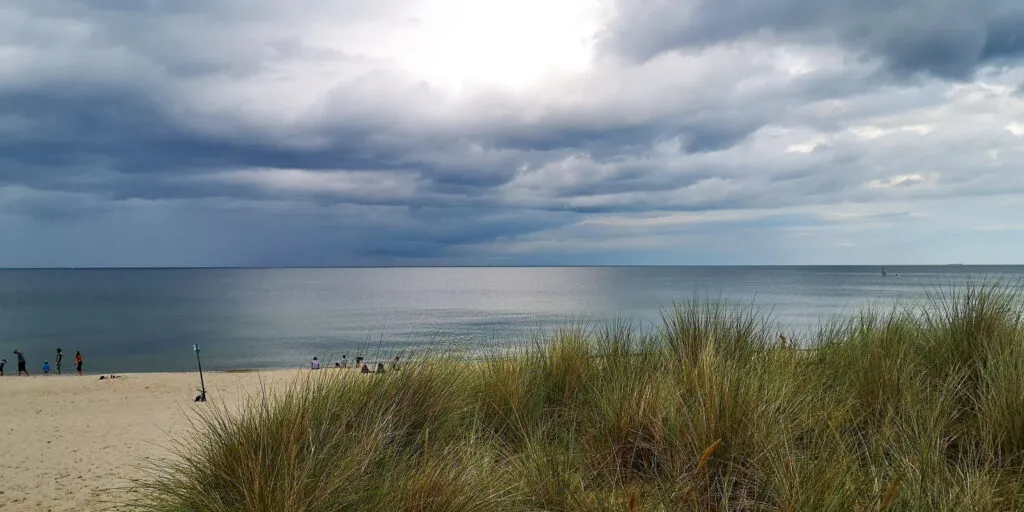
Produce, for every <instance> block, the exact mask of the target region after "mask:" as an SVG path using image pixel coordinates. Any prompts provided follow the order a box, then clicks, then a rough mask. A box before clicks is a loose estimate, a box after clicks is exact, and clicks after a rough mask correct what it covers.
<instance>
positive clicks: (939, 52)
mask: <svg viewBox="0 0 1024 512" xmlns="http://www.w3.org/2000/svg"><path fill="white" fill-rule="evenodd" d="M617 7H618V10H619V13H620V16H619V17H618V18H617V19H616V21H615V22H614V23H613V24H612V26H611V27H610V28H609V30H608V31H607V33H606V36H607V39H606V44H607V47H608V49H610V50H611V51H613V52H619V53H621V54H623V55H626V56H629V57H631V58H636V59H641V60H644V59H649V58H651V57H653V56H655V55H658V54H660V53H663V52H666V51H670V50H673V49H678V48H687V47H703V46H711V45H714V44H718V43H723V42H729V41H733V40H736V39H740V38H745V37H752V36H755V35H758V34H763V33H765V32H767V33H769V34H771V35H773V36H777V37H779V38H782V39H789V40H797V41H808V42H826V43H828V42H838V43H840V44H843V45H845V46H847V47H849V48H851V49H853V50H855V51H857V52H863V53H864V54H865V55H867V56H869V57H879V58H881V59H883V60H884V61H885V62H886V64H887V65H888V66H889V67H890V68H891V69H893V70H895V71H899V72H918V71H925V72H930V73H934V74H936V75H939V76H942V77H947V78H958V79H960V78H966V77H969V76H970V75H971V74H972V73H973V72H974V71H975V70H976V69H977V68H978V67H979V66H982V65H985V64H991V63H1000V62H1015V61H1019V60H1020V58H1021V57H1022V56H1024V35H1022V34H1024V4H1021V2H1018V1H1017V0H977V1H964V0H901V1H889V0H869V1H862V0H682V1H677V2H666V1H661V0H641V1H636V0H619V1H618V2H617Z"/></svg>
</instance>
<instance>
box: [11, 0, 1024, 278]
mask: <svg viewBox="0 0 1024 512" xmlns="http://www.w3.org/2000/svg"><path fill="white" fill-rule="evenodd" d="M143 5H144V7H143ZM283 5H285V4H282V3H279V2H269V1H266V2H239V1H234V0H231V1H218V2H193V1H188V2H148V3H145V4H142V3H139V2H121V1H114V0H106V1H78V2H73V1H39V2H28V1H25V2H19V3H16V4H14V5H8V6H4V7H0V46H2V47H5V48H7V49H6V50H3V51H4V52H6V53H5V54H4V61H5V62H6V63H7V64H6V65H5V66H0V191H5V193H4V194H0V215H6V216H7V217H6V218H5V219H4V223H5V224H6V225H7V226H13V227H12V228H10V230H9V231H8V233H7V234H8V236H14V235H10V233H11V232H12V231H13V230H20V232H19V233H16V236H17V238H16V240H18V243H21V244H23V247H35V248H36V249H31V250H30V249H24V250H23V251H20V252H15V253H14V254H15V256H24V258H23V259H24V260H26V261H28V260H31V259H32V256H31V255H30V251H36V252H42V251H46V250H47V249H45V248H46V247H48V246H47V245H46V244H45V243H42V242H40V240H42V239H43V238H46V237H49V238H46V239H47V240H51V239H59V238H60V237H61V236H63V235H61V233H63V232H64V231H62V230H63V229H65V228H61V227H56V226H55V225H54V224H55V223H74V224H75V225H76V228H75V229H79V230H86V231H88V230H89V229H95V230H97V232H100V231H102V232H104V233H113V232H116V231H117V230H120V229H124V230H126V233H128V234H127V235H125V236H127V237H129V238H131V236H132V235H131V233H132V230H133V229H134V230H140V231H142V230H145V231H147V233H148V232H151V231H154V230H155V231H159V230H164V231H165V232H167V233H181V234H180V235H178V236H182V237H183V239H184V240H185V241H184V242H183V243H184V244H185V245H189V244H192V245H202V244H211V243H214V242H211V240H222V239H224V238H236V239H237V240H238V243H237V247H236V250H235V251H232V249H230V248H229V247H228V246H225V247H223V248H222V249H218V251H220V252H216V251H215V252H213V253H211V252H203V251H199V250H186V249H176V250H180V251H184V252H181V253H180V254H181V258H182V259H183V260H187V261H192V260H193V259H194V260H197V261H198V260H202V259H203V258H214V259H217V261H218V262H220V263H225V264H230V262H231V261H232V260H231V258H232V257H234V258H242V255H245V258H246V259H245V261H244V262H243V263H244V264H254V263H256V264H276V263H281V262H283V263H285V264H294V263H297V264H333V263H348V262H359V263H367V262H374V261H379V262H390V261H411V260H415V259H417V258H426V259H428V260H430V261H459V262H472V261H474V260H472V257H473V254H481V256H480V257H485V258H490V257H501V256H502V254H501V250H500V248H501V247H509V248H511V247H513V246H514V245H515V244H516V243H520V244H522V243H526V242H523V241H524V240H526V241H530V240H531V239H535V238H536V237H542V236H545V233H548V234H551V233H559V235H557V236H558V237H561V238H563V239H570V238H571V237H566V236H564V233H577V231H578V230H579V229H581V228H579V222H580V221H581V219H585V218H587V216H593V215H596V214H613V213H617V212H618V213H623V214H639V213H644V212H662V213H667V212H678V211H683V212H698V213H700V212H708V211H714V210H736V209H772V208H790V207H801V206H815V205H822V204H830V203H832V204H839V203H872V202H877V201H901V200H902V201H911V200H916V199H921V198H942V197H958V196H960V195H963V194H969V195H970V194H994V193H1003V194H1005V193H1020V192H1021V191H1022V190H1024V179H1022V177H1020V176H1019V175H1018V174H1015V173H1013V172H1012V169H1015V168H1017V166H1019V164H1020V163H1021V162H1024V154H1022V151H1021V149H1020V148H1021V147H1022V145H1021V142H1024V138H1022V136H1019V135H1016V134H1015V133H1013V129H1012V128H1007V127H1010V126H1011V124H1010V123H1012V121H1013V119H1024V99H1022V98H1021V97H1020V95H1019V94H1016V92H1015V91H1018V90H1019V88H1020V87H1021V84H1022V83H1024V74H1022V72H1021V69H1020V68H1016V67H1013V66H1012V65H1013V64H1014V63H1015V62H1016V60H1015V59H1016V57H1018V54H1019V53H1020V52H1021V51H1022V50H1024V42H1022V41H1021V40H1020V39H1018V38H1019V37H1020V36H1017V35H1016V34H1018V33H1024V31H1020V30H1018V29H1019V28H1020V23H1019V22H1021V21H1024V18H1022V12H1024V9H1022V8H1021V7H1019V6H1018V3H1017V2H1002V3H999V2H994V1H986V2H981V3H980V4H978V5H977V6H976V7H977V8H974V9H970V10H969V12H962V11H963V10H962V9H960V8H959V7H960V4H955V5H954V3H952V2H951V3H950V5H948V6H942V5H934V4H928V5H925V3H923V2H922V3H920V5H919V3H917V2H901V3H896V4H893V3H885V4H884V5H882V4H881V3H879V4H878V5H866V4H855V3H853V2H839V1H827V2H817V3H811V2H795V1H794V2H784V1H781V0H772V1H770V2H756V3H753V2H752V3H749V4H748V3H747V2H744V1H741V0H726V1H724V2H707V3H703V2H689V3H687V2H680V3H675V4H670V3H665V2H623V3H622V5H620V6H619V7H620V9H619V13H618V17H616V18H614V19H612V20H611V21H610V22H609V25H608V27H607V30H606V31H605V32H604V35H603V41H602V43H601V44H602V45H603V48H604V50H605V51H607V52H611V53H613V54H619V55H624V56H628V57H630V58H633V59H636V61H635V62H623V61H615V59H612V60H611V61H607V60H603V59H598V60H597V63H596V64H595V66H594V68H593V69H592V70H590V71H588V72H586V73H583V74H581V75H577V76H573V77H569V78H564V79H559V80H555V81H551V82H549V83H546V84H543V85H542V86H538V87H534V88H531V89H528V90H526V91H525V92H510V91H502V90H498V89H493V90H488V89H479V90H475V91H471V92H469V93H465V94H462V95H453V94H451V93H450V92H448V91H445V90H443V89H440V88H438V87H435V86H432V85H429V84H427V83H424V82H423V81H422V80H421V79H420V78H418V77H416V76H415V75H413V74H410V73H408V72H406V71H404V70H402V69H400V68H399V67H396V66H395V65H394V63H392V62H389V61H388V60H386V59H381V58H379V57H375V56H370V55H364V54H359V53H358V52H356V51H350V49H349V47H348V46H346V44H347V43H345V41H348V40H352V41H355V40H356V39H357V38H358V37H371V36H372V34H373V31H372V30H370V29H369V28H367V27H370V28H373V27H380V26H386V27H390V28H389V30H402V27H403V26H414V25H415V24H416V23H417V22H416V19H415V18H416V16H417V13H418V12H419V10H421V9H423V8H424V7H423V5H424V4H422V3H419V2H413V1H400V2H358V1H355V0H349V1H347V2H341V3H337V2H326V1H323V2H312V1H309V2H300V3H299V4H298V5H293V4H288V5H289V6H290V7H289V8H287V9H285V8H283V7H282V6H283ZM858 6H859V7H858ZM871 7H875V8H876V9H872V8H871ZM914 13H916V18H915V17H914V16H912V14H914ZM911 18H914V19H911ZM325 19H327V20H332V23H333V24H335V25H336V26H335V27H334V29H335V30H336V31H337V32H338V33H339V34H340V35H339V37H340V38H341V42H340V43H338V46H337V47H330V48H329V47H326V46H322V45H318V44H314V43H310V42H308V41H307V40H306V39H305V37H304V34H306V33H309V32H310V31H313V30H315V29H316V26H317V24H318V23H321V22H322V21H323V20H325ZM920 27H926V28H920ZM766 31H767V33H766ZM367 34H370V36H367ZM766 34H767V35H766ZM346 38H348V39H346ZM862 53H864V54H866V55H868V56H873V57H878V58H880V59H881V60H882V61H883V66H882V67H879V64H878V63H877V62H875V61H874V60H872V59H862V58H859V57H860V56H861V54H862ZM996 62H999V63H1008V64H1011V66H1009V67H1005V68H1001V69H989V68H983V66H985V65H986V64H989V63H996ZM883 70H888V71H892V70H897V71H928V72H930V74H931V75H932V76H931V77H927V78H921V79H917V80H914V81H906V80H900V81H894V80H893V79H892V77H891V76H890V74H889V73H883V72H881V71H883ZM968 77H972V79H977V80H980V81H982V82H979V83H980V85H979V84H969V85H968V86H965V87H966V88H964V89H958V90H954V89H952V88H951V87H952V86H951V83H950V82H948V81H947V79H952V78H955V79H965V78H968ZM1021 130H1022V133H1024V127H1022V128H1021ZM224 205H232V206H231V208H228V209H225V207H224ZM228 212H235V213H228ZM237 212H244V213H237ZM125 217H137V218H138V219H139V222H138V223H137V225H135V227H132V224H131V223H125V222H123V221H121V220H119V219H123V218H125ZM202 218H208V219H209V220H208V221H201V220H199V219H202ZM801 219H803V220H801ZM756 220H757V218H753V217H752V218H746V219H741V221H742V222H747V223H751V222H754V221H756ZM890 220H892V221H898V220H899V219H895V220H894V219H890ZM789 221H793V222H804V223H809V222H810V223H812V224H813V222H811V221H809V220H807V219H806V218H804V217H801V216H799V215H798V216H794V217H792V218H790V219H789ZM19 226H20V227H19ZM760 226H761V229H768V228H770V227H771V226H768V227H767V228H766V227H765V225H760ZM631 229H636V230H643V229H645V228H644V227H643V226H634V227H633V228H631ZM687 229H690V228H687ZM191 231H194V232H195V233H196V234H195V236H194V238H192V239H190V238H189V235H187V233H189V232H191ZM32 233H37V236H35V237H34V238H33V236H32ZM601 233H604V234H605V235H607V237H608V238H606V239H600V237H601V236H602V234H601ZM652 233H653V232H652ZM579 235H580V236H584V237H591V238H588V239H592V238H593V237H597V238H596V239H598V240H600V243H596V245H595V247H604V248H605V249H606V250H610V249H608V247H613V246H615V245H616V244H628V243H631V242H629V239H628V238H623V237H625V236H626V235H625V234H624V233H617V232H613V231H608V230H604V231H602V230H601V229H598V230H597V231H596V232H595V231H594V229H592V228H587V229H586V230H583V231H579ZM672 235H673V236H678V235H679V232H678V231H674V232H673V233H672ZM152 236H153V235H152V234H146V235H145V236H143V235H141V234H139V240H143V239H145V240H148V239H150V238H151V237H152ZM552 236H556V235H552ZM573 236H575V235H573ZM651 236H654V235H653V234H652V235H651ZM702 236H711V235H702ZM616 237H619V238H616ZM101 238H102V237H100V236H97V240H99V239H101ZM11 240H15V238H8V239H4V238H3V234H0V243H3V242H5V241H6V243H7V249H6V250H7V251H8V256H7V258H8V259H9V258H10V253H11V252H14V251H13V250H12V249H11V248H10V247H11V244H12V243H14V242H12V241H11ZM616 240H618V241H616ZM275 241H276V242H275ZM517 241H518V242H517ZM47 243H49V242H47ZM54 243H56V242H54ZM218 243H219V242H218ZM530 243H532V244H533V246H535V247H538V248H540V249H538V250H542V249H543V248H544V247H550V246H560V247H562V248H563V249H564V248H565V246H564V244H561V245H559V244H557V243H554V244H553V245H552V244H548V243H547V242H544V243H539V242H537V241H536V240H534V241H532V242H530ZM580 243H581V244H582V243H583V242H580ZM282 244H283V245H284V246H287V247H292V248H293V249H292V250H291V251H289V250H284V249H279V247H280V246H281V245H282ZM214 245H217V244H214ZM229 245H230V244H229ZM583 245H586V244H583ZM583 245H581V246H583ZM217 246H218V247H220V245H217ZM495 247H497V248H499V249H495ZM211 250H212V249H211ZM139 251H140V252H139V255H138V258H139V259H140V260H147V259H148V260H152V259H153V256H152V254H150V253H149V252H146V251H144V250H143V249H139ZM474 251H482V252H479V253H476V252H474ZM172 252H173V251H172ZM101 253H102V251H99V252H96V253H95V254H94V255H93V256H90V257H95V258H100V259H102V258H101V256H100V254H101ZM254 254H255V255H254ZM0 256H3V254H0ZM172 259H173V258H172ZM251 259H255V260H257V261H255V262H254V261H250V260H251ZM161 261H162V260H161ZM239 261H241V260H239ZM514 261H520V260H514Z"/></svg>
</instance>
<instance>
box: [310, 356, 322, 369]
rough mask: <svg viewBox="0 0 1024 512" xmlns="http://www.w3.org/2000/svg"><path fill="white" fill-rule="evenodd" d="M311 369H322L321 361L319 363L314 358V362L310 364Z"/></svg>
mask: <svg viewBox="0 0 1024 512" xmlns="http://www.w3.org/2000/svg"><path fill="white" fill-rule="evenodd" d="M310 367H311V368H312V369H314V370H319V369H320V361H318V360H317V358H316V357H315V356H314V357H313V362H312V363H311V364H310Z"/></svg>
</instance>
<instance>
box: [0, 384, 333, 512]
mask: <svg viewBox="0 0 1024 512" xmlns="http://www.w3.org/2000/svg"><path fill="white" fill-rule="evenodd" d="M11 366H12V365H7V368H10V367H11ZM335 371H337V370H333V369H324V370H320V372H324V373H326V372H335ZM348 372H353V370H348ZM348 372H346V373H348ZM14 373H17V372H16V371H15V372H14ZM310 373H311V372H310V370H285V371H263V372H246V373H213V372H204V377H205V379H206V390H207V395H208V399H209V401H208V402H207V403H205V404H203V403H194V402H193V401H192V400H193V398H195V396H196V395H197V394H198V392H197V391H196V390H197V389H198V388H199V374H198V373H142V374H118V375H122V378H120V379H113V380H99V376H98V375H86V376H84V377H78V376H69V375H64V376H62V377H57V376H53V375H51V376H49V377H42V376H36V375H34V374H33V376H31V377H16V376H14V377H12V376H11V373H10V372H8V373H7V376H5V377H2V378H0V511H4V512H7V511H11V512H14V511H18V512H22V511H25V512H28V511H60V510H88V511H93V510H110V509H111V507H112V505H111V502H112V501H113V502H116V501H117V500H119V499H123V497H124V496H125V494H124V493H125V491H124V490H122V488H123V487H125V486H126V485H128V484H130V482H131V478H133V477H135V478H138V477H139V476H140V472H139V470H138V469H137V467H138V464H139V463H140V462H143V461H146V460H153V459H161V458H167V457H169V456H171V454H170V453H169V451H168V448H169V447H171V446H172V440H173V439H175V438H181V437H182V434H184V433H185V432H186V431H187V430H188V429H190V428H191V425H190V423H189V417H192V418H195V411H196V410H198V409H202V408H208V407H209V406H210V405H216V406H220V405H226V406H227V407H229V408H234V407H237V406H238V405H239V404H240V403H241V401H242V399H243V398H244V397H247V396H252V395H254V394H259V393H260V388H261V383H262V384H263V385H265V386H266V387H267V389H271V390H273V389H282V388H283V387H285V386H286V385H287V383H289V382H293V381H294V380H295V379H296V377H300V376H304V375H308V374H310Z"/></svg>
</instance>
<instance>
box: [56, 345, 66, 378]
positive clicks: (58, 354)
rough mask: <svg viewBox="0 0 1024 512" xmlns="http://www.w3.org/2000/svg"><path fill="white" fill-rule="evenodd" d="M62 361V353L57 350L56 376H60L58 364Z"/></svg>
mask: <svg viewBox="0 0 1024 512" xmlns="http://www.w3.org/2000/svg"><path fill="white" fill-rule="evenodd" d="M63 360H64V353H63V352H61V351H60V349H59V348H58V349H57V375H60V363H61V361H63Z"/></svg>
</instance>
